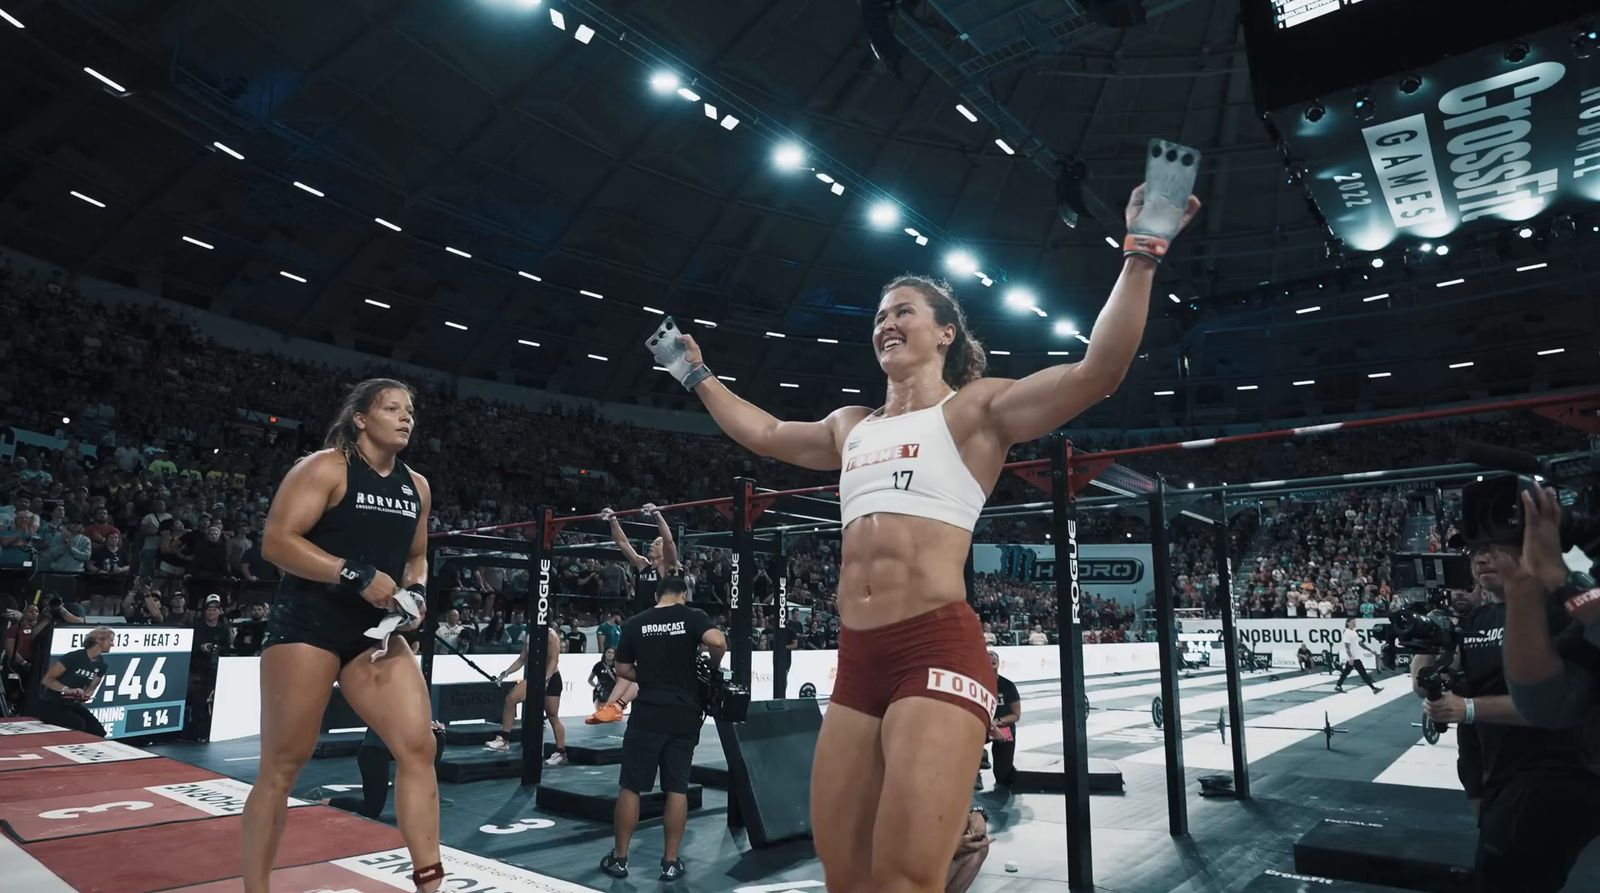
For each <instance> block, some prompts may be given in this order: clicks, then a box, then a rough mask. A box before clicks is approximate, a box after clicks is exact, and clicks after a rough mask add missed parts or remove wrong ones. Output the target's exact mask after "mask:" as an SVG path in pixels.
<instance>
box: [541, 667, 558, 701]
mask: <svg viewBox="0 0 1600 893" xmlns="http://www.w3.org/2000/svg"><path fill="white" fill-rule="evenodd" d="M544 696H545V697H547V698H559V697H561V671H560V670H557V671H556V674H555V675H554V676H551V677H550V678H549V679H548V680H546V681H545V683H544Z"/></svg>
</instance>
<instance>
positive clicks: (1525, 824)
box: [1411, 544, 1600, 893]
mask: <svg viewBox="0 0 1600 893" xmlns="http://www.w3.org/2000/svg"><path fill="white" fill-rule="evenodd" d="M1501 552H1506V553H1510V554H1515V555H1519V556H1520V553H1521V548H1520V546H1517V545H1507V544H1494V545H1489V544H1475V546H1474V551H1473V555H1472V573H1473V577H1474V578H1475V579H1476V580H1477V583H1478V588H1479V590H1480V592H1481V593H1482V595H1483V598H1482V600H1481V601H1480V602H1479V603H1478V604H1477V605H1476V606H1475V607H1473V608H1471V609H1470V610H1468V611H1467V612H1466V613H1465V615H1464V616H1463V617H1462V619H1461V623H1460V626H1459V627H1458V628H1457V634H1458V635H1459V637H1460V639H1461V644H1460V647H1459V657H1458V661H1459V663H1460V667H1461V669H1462V671H1463V672H1464V674H1465V680H1466V681H1465V685H1464V686H1463V692H1462V693H1461V694H1455V693H1451V692H1446V693H1445V694H1444V696H1443V697H1441V698H1439V700H1437V701H1426V700H1425V701H1424V702H1423V710H1424V711H1425V712H1426V713H1427V715H1428V717H1429V718H1430V719H1433V720H1434V721H1436V722H1448V723H1452V724H1453V725H1454V729H1455V731H1456V733H1457V734H1458V736H1459V737H1458V746H1459V748H1460V757H1459V758H1458V760H1457V763H1456V768H1457V773H1458V774H1459V776H1460V778H1461V784H1462V786H1463V787H1464V788H1465V789H1466V793H1467V797H1468V799H1469V800H1471V801H1473V808H1474V809H1475V811H1476V812H1477V814H1478V844H1477V854H1476V858H1475V866H1474V877H1475V880H1476V883H1477V888H1476V889H1477V890H1478V891H1480V893H1505V891H1511V890H1515V891H1518V893H1556V891H1559V890H1561V888H1562V887H1563V886H1564V885H1565V884H1566V878H1567V874H1568V873H1569V872H1570V871H1571V870H1572V866H1573V864H1575V863H1576V861H1577V859H1578V856H1579V854H1580V853H1582V851H1583V848H1584V846H1586V845H1587V844H1588V842H1589V841H1590V840H1591V839H1593V838H1594V837H1595V836H1596V834H1597V833H1600V810H1597V809H1596V808H1595V805H1596V804H1600V776H1596V775H1595V774H1594V773H1593V772H1591V771H1590V769H1589V768H1588V763H1589V761H1590V756H1589V753H1588V749H1587V748H1586V746H1585V742H1584V734H1583V730H1582V729H1581V728H1572V729H1564V730H1549V729H1539V728H1532V727H1529V726H1528V724H1527V722H1526V721H1525V720H1524V719H1523V718H1522V715H1521V714H1519V713H1518V712H1517V710H1516V707H1515V706H1514V705H1513V704H1512V701H1511V696H1510V694H1509V689H1508V687H1507V684H1506V678H1505V674H1504V660H1503V655H1502V652H1501V645H1502V643H1503V642H1504V640H1505V632H1506V603H1505V577H1504V576H1502V571H1501V568H1500V565H1499V564H1498V563H1497V561H1496V557H1495V556H1496V554H1497V553H1501ZM1543 608H1544V623H1545V624H1546V628H1547V630H1548V631H1549V632H1550V633H1552V634H1553V633H1555V632H1559V631H1560V630H1562V629H1564V628H1565V627H1566V626H1567V625H1568V623H1569V620H1568V618H1567V617H1566V616H1565V612H1564V611H1562V610H1561V609H1560V607H1559V606H1556V605H1554V604H1551V603H1547V604H1545V605H1544V606H1543ZM1430 663H1432V658H1430V657H1428V656H1426V655H1417V656H1416V657H1413V658H1412V662H1411V668H1412V677H1413V680H1415V677H1416V674H1417V672H1418V671H1419V670H1420V669H1421V668H1422V667H1424V666H1427V665H1428V664H1430ZM1417 696H1418V697H1424V698H1425V697H1426V692H1425V691H1423V690H1422V689H1421V688H1420V687H1419V688H1417Z"/></svg>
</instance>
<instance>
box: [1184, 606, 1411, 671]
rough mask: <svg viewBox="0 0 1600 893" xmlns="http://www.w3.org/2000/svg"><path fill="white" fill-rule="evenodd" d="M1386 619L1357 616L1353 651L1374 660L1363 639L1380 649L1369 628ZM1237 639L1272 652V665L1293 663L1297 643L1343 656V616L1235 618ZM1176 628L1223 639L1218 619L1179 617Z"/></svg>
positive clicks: (1253, 648)
mask: <svg viewBox="0 0 1600 893" xmlns="http://www.w3.org/2000/svg"><path fill="white" fill-rule="evenodd" d="M1388 622H1389V621H1388V620H1385V619H1375V620H1366V619H1360V618H1358V619H1357V620H1356V629H1355V633H1356V642H1357V645H1356V653H1357V654H1358V655H1359V656H1360V657H1361V658H1362V659H1363V660H1364V661H1365V662H1366V663H1367V664H1374V663H1376V660H1374V659H1373V658H1372V657H1371V656H1370V655H1368V654H1367V653H1366V652H1365V651H1362V650H1360V649H1361V644H1362V643H1365V644H1366V645H1368V646H1370V647H1371V648H1372V650H1373V651H1381V650H1382V647H1381V645H1382V643H1381V642H1377V641H1374V640H1373V638H1372V628H1373V627H1374V626H1377V625H1378V624H1380V623H1388ZM1235 627H1236V632H1237V633H1238V635H1239V643H1240V644H1242V645H1244V646H1246V647H1248V648H1249V649H1250V650H1251V651H1253V652H1255V653H1257V654H1271V655H1272V665H1273V666H1275V667H1289V666H1294V665H1295V663H1296V657H1295V655H1297V654H1298V653H1299V651H1300V646H1301V645H1304V646H1306V647H1307V648H1309V649H1311V653H1312V654H1318V655H1320V654H1322V653H1323V652H1325V651H1337V652H1339V656H1340V657H1343V656H1344V636H1345V628H1344V620H1343V619H1341V618H1337V617H1330V618H1327V619H1323V618H1311V617H1304V618H1288V617H1286V618H1281V619H1280V618H1274V619H1271V620H1238V621H1236V622H1235ZM1178 631H1179V632H1182V633H1205V634H1209V635H1213V636H1215V637H1216V638H1217V641H1221V640H1222V621H1221V620H1179V621H1178Z"/></svg>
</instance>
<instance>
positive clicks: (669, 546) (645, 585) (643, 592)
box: [584, 502, 682, 726]
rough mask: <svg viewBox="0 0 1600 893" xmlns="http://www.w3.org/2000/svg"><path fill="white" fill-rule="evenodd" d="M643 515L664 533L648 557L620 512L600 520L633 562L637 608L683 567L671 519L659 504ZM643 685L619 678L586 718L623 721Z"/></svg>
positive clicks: (649, 601) (648, 603)
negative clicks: (637, 545)
mask: <svg viewBox="0 0 1600 893" xmlns="http://www.w3.org/2000/svg"><path fill="white" fill-rule="evenodd" d="M640 517H642V518H644V519H645V520H647V521H649V520H654V521H655V522H656V530H657V531H658V532H659V533H660V536H657V537H656V538H655V539H653V540H651V541H650V548H649V549H648V550H646V551H647V552H648V553H649V555H648V557H646V556H643V555H640V554H639V553H638V552H636V551H634V548H633V543H631V542H629V541H628V535H627V534H626V533H624V532H623V531H622V522H621V521H618V520H617V515H616V513H615V512H614V511H612V510H611V509H610V508H606V509H603V510H601V512H600V520H602V521H607V522H609V523H610V524H611V541H612V542H614V543H616V544H617V548H618V549H621V550H622V557H623V558H624V559H626V560H627V562H628V563H629V564H631V565H633V571H634V580H633V605H634V608H635V610H636V611H642V610H649V609H650V607H651V606H653V605H654V604H655V601H656V590H657V588H658V587H659V585H660V580H661V578H663V577H666V576H668V575H670V574H676V573H679V572H680V571H681V570H682V566H681V565H680V564H679V562H678V545H677V543H675V542H674V541H673V539H672V529H671V528H669V527H668V526H667V518H666V516H665V515H663V514H661V512H659V511H657V510H656V506H655V503H650V502H647V503H645V504H644V507H643V510H642V511H641V512H640ZM638 691H639V687H638V686H637V685H635V684H634V683H633V680H631V679H618V680H617V684H616V685H614V686H612V687H611V697H610V698H608V699H607V700H606V702H605V703H604V704H601V705H600V706H599V707H598V708H596V709H595V711H594V713H593V714H592V715H590V717H589V718H588V719H586V720H584V723H585V724H587V725H591V726H592V725H598V724H600V723H607V722H621V721H622V711H623V710H625V709H627V706H628V702H629V701H631V700H633V697H634V695H636V694H637V693H638Z"/></svg>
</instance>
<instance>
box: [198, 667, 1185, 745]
mask: <svg viewBox="0 0 1600 893" xmlns="http://www.w3.org/2000/svg"><path fill="white" fill-rule="evenodd" d="M994 650H995V651H996V652H998V653H999V655H1000V672H1001V673H1002V674H1004V675H1005V676H1006V677H1007V678H1009V679H1011V680H1012V681H1013V682H1034V681H1038V680H1042V679H1059V678H1060V677H1061V663H1060V656H1061V652H1060V650H1059V649H1057V648H1056V646H1054V645H1008V646H1002V647H998V648H996V649H994ZM791 654H792V655H793V661H792V662H791V663H790V666H789V684H788V694H789V697H791V698H792V697H796V696H797V695H798V693H799V691H800V686H802V685H804V684H805V683H807V682H809V683H811V684H812V685H814V686H816V687H817V696H818V697H820V698H826V697H828V696H829V695H830V694H832V693H833V678H834V674H835V673H837V672H838V667H839V656H838V652H836V651H794V652H791ZM471 659H472V662H473V663H475V664H477V665H478V666H479V667H482V668H483V670H484V672H487V673H489V674H490V675H494V674H496V673H499V672H500V671H501V670H504V669H506V668H507V667H509V666H511V663H512V661H514V660H516V655H514V654H474V655H472V656H471ZM599 659H600V655H598V654H593V653H590V654H563V655H561V682H562V693H561V712H560V715H561V716H564V717H566V716H588V715H589V714H590V713H591V712H593V710H594V704H593V703H592V702H591V701H590V697H591V695H592V694H593V691H592V689H591V688H590V687H589V684H588V681H587V680H588V678H589V671H590V670H592V669H594V664H595V661H597V660H599ZM1158 660H1159V658H1158V656H1157V651H1156V646H1155V645H1154V644H1130V645H1085V646H1083V664H1084V667H1083V674H1084V675H1085V676H1103V675H1106V674H1109V673H1131V672H1138V671H1145V670H1154V669H1156V668H1157V661H1158ZM723 665H724V666H727V665H728V661H727V659H724V660H723ZM518 672H521V671H518ZM751 677H752V679H751V681H752V683H753V684H752V686H751V692H750V696H751V697H752V698H754V699H755V700H758V701H765V700H770V699H771V698H772V652H770V651H757V652H756V653H755V654H753V655H752V656H751ZM433 681H434V684H435V685H452V684H457V683H466V682H482V681H484V679H483V677H482V676H479V675H478V674H477V673H476V672H474V671H473V669H472V668H471V667H469V666H467V665H466V663H465V662H464V661H463V660H462V659H461V658H460V657H457V656H456V655H454V654H446V655H439V656H436V657H435V658H434V659H433ZM214 704H215V706H214V709H213V716H212V720H211V740H213V741H227V740H231V739H234V738H247V737H250V736H252V735H258V734H260V733H261V659H260V658H259V657H224V658H222V659H221V661H220V666H219V667H218V670H217V696H216V700H215V702H214Z"/></svg>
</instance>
